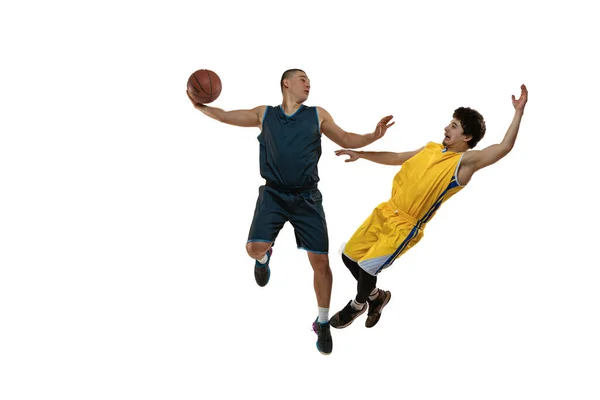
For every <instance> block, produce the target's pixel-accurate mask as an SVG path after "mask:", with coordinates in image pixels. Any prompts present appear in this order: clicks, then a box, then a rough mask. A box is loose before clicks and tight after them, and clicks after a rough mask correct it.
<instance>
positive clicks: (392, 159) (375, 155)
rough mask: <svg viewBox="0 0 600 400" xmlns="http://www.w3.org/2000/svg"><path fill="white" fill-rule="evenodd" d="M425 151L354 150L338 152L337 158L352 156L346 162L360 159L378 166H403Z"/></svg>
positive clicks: (336, 153) (336, 152)
mask: <svg viewBox="0 0 600 400" xmlns="http://www.w3.org/2000/svg"><path fill="white" fill-rule="evenodd" d="M421 150H423V147H421V148H420V149H418V150H415V151H405V152H403V153H393V152H390V151H354V150H346V149H342V150H336V151H335V155H336V156H343V155H346V156H350V157H349V158H348V159H346V160H345V161H346V162H352V161H356V160H358V159H359V158H364V159H365V160H369V161H372V162H374V163H377V164H383V165H402V164H404V162H405V161H406V160H408V159H409V158H411V157H412V156H414V155H415V154H417V153H418V152H420V151H421Z"/></svg>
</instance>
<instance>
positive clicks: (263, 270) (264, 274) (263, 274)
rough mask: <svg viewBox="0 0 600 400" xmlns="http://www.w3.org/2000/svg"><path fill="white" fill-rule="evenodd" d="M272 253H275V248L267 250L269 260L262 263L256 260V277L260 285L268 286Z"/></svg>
mask: <svg viewBox="0 0 600 400" xmlns="http://www.w3.org/2000/svg"><path fill="white" fill-rule="evenodd" d="M271 254H273V248H272V247H271V248H270V249H269V250H267V262H266V263H264V264H261V263H259V262H258V260H256V261H255V262H254V279H256V283H257V284H258V286H266V285H267V283H269V278H270V277H271V269H270V268H269V261H271Z"/></svg>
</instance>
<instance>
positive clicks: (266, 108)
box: [260, 106, 269, 131]
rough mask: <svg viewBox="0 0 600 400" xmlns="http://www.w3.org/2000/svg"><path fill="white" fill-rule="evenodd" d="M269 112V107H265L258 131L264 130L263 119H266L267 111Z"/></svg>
mask: <svg viewBox="0 0 600 400" xmlns="http://www.w3.org/2000/svg"><path fill="white" fill-rule="evenodd" d="M268 110H269V106H265V113H264V114H263V118H262V124H260V125H261V128H260V130H261V131H262V130H264V129H265V119H266V118H267V111H268Z"/></svg>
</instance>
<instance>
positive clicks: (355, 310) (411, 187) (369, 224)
mask: <svg viewBox="0 0 600 400" xmlns="http://www.w3.org/2000/svg"><path fill="white" fill-rule="evenodd" d="M527 96H528V93H527V88H526V87H525V85H522V86H521V96H520V97H519V99H516V98H515V96H514V95H513V96H512V103H513V106H514V108H515V115H514V117H513V120H512V123H511V124H510V126H509V127H508V131H507V132H506V135H505V136H504V139H503V140H502V142H501V143H499V144H494V145H492V146H489V147H486V148H485V149H483V150H469V149H472V148H474V147H475V145H476V144H477V143H478V142H479V141H480V140H481V139H482V138H483V136H484V135H485V130H486V127H485V121H484V119H483V117H482V116H481V114H479V113H478V112H477V111H475V110H473V109H471V108H465V107H460V108H458V109H456V110H455V111H454V114H453V117H452V121H450V124H449V125H448V126H447V127H446V128H445V129H444V131H445V137H444V140H443V141H442V143H433V142H429V143H427V145H426V146H424V147H422V148H420V149H418V150H415V151H409V152H404V153H392V152H362V151H353V150H338V151H336V154H337V155H338V156H339V155H347V156H350V158H348V159H347V160H346V162H351V161H356V160H358V159H359V158H364V159H365V160H369V161H372V162H376V163H379V164H384V165H402V168H401V169H400V171H399V172H398V173H397V174H396V176H395V177H394V180H393V182H392V196H391V198H390V199H389V200H388V201H386V202H383V203H381V204H379V205H378V206H377V207H376V208H375V209H374V210H373V212H372V214H371V215H370V216H369V217H368V218H367V219H366V220H365V222H364V223H363V224H362V225H361V226H360V227H359V228H358V230H357V231H356V232H355V233H354V235H353V236H352V237H351V238H350V240H349V241H348V243H347V244H346V246H345V248H344V250H343V253H342V260H343V261H344V264H345V265H346V267H347V268H348V269H349V270H350V272H351V273H352V275H353V276H354V278H355V279H356V280H357V282H358V290H357V291H358V294H357V295H356V297H355V299H354V300H350V301H349V302H348V304H347V305H346V306H345V307H344V308H343V309H342V310H341V311H339V312H338V313H336V314H335V315H334V316H333V317H331V319H330V320H329V323H330V325H331V326H332V327H334V328H345V327H347V326H348V325H350V324H351V323H352V322H353V321H354V320H355V319H356V318H357V317H358V316H360V315H361V314H363V313H364V312H365V311H366V310H367V309H368V311H369V312H368V315H367V320H366V322H365V326H366V327H367V328H371V327H373V326H375V324H376V323H377V322H378V321H379V318H380V316H381V311H382V310H383V308H384V307H385V306H386V304H387V303H388V302H389V301H390V298H391V293H390V292H389V291H387V290H381V289H378V288H377V287H376V284H377V275H378V274H379V273H380V272H381V271H382V270H383V269H385V268H387V267H389V266H390V265H392V263H393V262H394V260H396V259H397V258H398V257H400V256H401V255H402V254H404V253H405V252H406V251H408V249H410V248H411V247H413V246H414V245H415V244H417V243H418V242H419V240H421V238H422V237H423V231H424V229H425V226H426V225H427V222H429V221H430V220H431V218H432V217H433V216H434V215H435V213H436V212H437V210H438V209H439V207H440V206H441V205H442V203H444V202H445V201H447V200H448V199H449V198H450V197H452V196H454V195H455V194H456V193H458V192H459V191H460V190H462V188H463V187H464V186H465V185H466V184H467V183H469V181H470V180H471V177H472V176H473V174H474V173H475V172H476V171H478V170H480V169H482V168H484V167H487V166H489V165H492V164H494V163H495V162H496V161H498V160H500V159H501V158H503V157H504V156H506V155H507V154H508V153H509V152H510V151H511V149H512V147H513V145H514V144H515V140H516V138H517V133H518V132H519V125H520V123H521V118H522V116H523V112H524V109H525V104H526V103H527ZM367 303H368V304H367Z"/></svg>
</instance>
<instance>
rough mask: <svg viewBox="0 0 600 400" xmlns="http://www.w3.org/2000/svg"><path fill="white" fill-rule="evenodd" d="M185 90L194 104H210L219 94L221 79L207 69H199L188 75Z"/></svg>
mask: <svg viewBox="0 0 600 400" xmlns="http://www.w3.org/2000/svg"><path fill="white" fill-rule="evenodd" d="M187 88H188V91H189V93H190V96H191V97H192V98H193V99H194V100H195V101H196V102H198V103H201V104H207V103H211V102H213V101H215V100H216V99H217V97H219V95H220V94H221V78H219V75H217V74H216V73H215V72H213V71H211V70H209V69H199V70H198V71H196V72H194V73H193V74H192V75H190V77H189V79H188V82H187Z"/></svg>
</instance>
